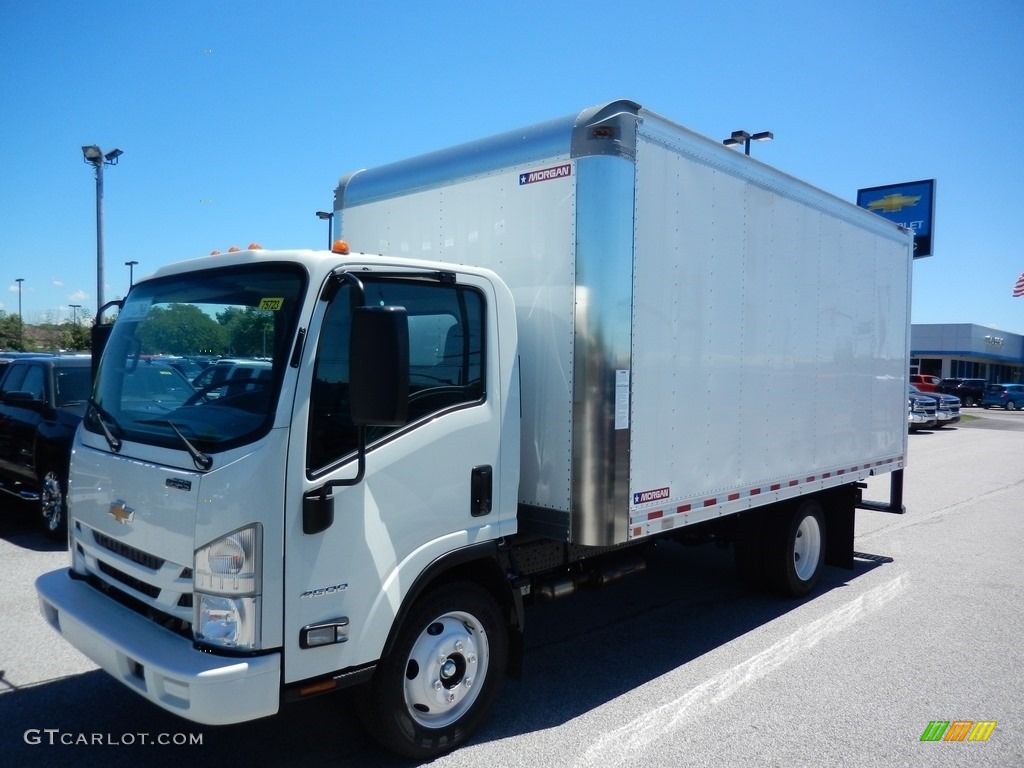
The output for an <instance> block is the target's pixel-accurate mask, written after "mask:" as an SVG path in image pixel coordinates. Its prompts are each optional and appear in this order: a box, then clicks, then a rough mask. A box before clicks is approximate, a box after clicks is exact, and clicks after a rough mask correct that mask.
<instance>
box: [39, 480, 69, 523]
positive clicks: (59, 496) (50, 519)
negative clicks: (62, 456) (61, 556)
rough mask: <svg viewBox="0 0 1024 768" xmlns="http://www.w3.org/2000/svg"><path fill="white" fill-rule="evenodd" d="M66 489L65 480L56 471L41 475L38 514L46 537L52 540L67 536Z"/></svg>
mask: <svg viewBox="0 0 1024 768" xmlns="http://www.w3.org/2000/svg"><path fill="white" fill-rule="evenodd" d="M67 487H68V485H67V480H65V479H64V476H63V475H61V473H59V472H58V471H57V470H55V469H52V468H51V469H47V470H46V472H44V473H43V478H42V482H41V483H40V492H39V513H40V515H41V516H42V518H43V528H44V530H45V531H46V535H47V536H49V537H50V538H51V539H54V540H58V539H62V538H65V537H66V536H67V526H68V502H67Z"/></svg>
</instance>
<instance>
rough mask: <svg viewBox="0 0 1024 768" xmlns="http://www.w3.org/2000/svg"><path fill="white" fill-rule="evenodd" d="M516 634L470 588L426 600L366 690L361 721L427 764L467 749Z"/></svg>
mask: <svg viewBox="0 0 1024 768" xmlns="http://www.w3.org/2000/svg"><path fill="white" fill-rule="evenodd" d="M507 658H508V633H507V629H506V627H505V624H504V621H503V620H502V615H501V610H500V609H499V607H498V605H497V603H496V602H495V600H494V598H493V597H492V596H491V594H490V593H489V592H487V591H485V590H484V589H482V588H481V587H479V586H477V585H475V584H470V583H452V584H447V585H444V586H442V587H440V588H438V589H437V590H435V591H433V592H429V593H428V594H427V595H426V596H425V597H423V598H421V599H420V601H419V603H417V604H416V605H415V606H414V607H413V609H412V611H411V612H410V614H409V616H408V619H407V620H406V621H405V623H404V625H403V626H402V627H401V628H400V629H399V632H398V636H397V638H396V640H395V643H394V647H393V649H392V652H391V653H390V654H388V656H387V657H385V658H383V659H381V661H380V664H379V665H378V666H377V671H376V673H375V674H374V677H373V679H372V680H371V681H370V683H368V685H367V686H366V687H365V688H364V689H363V690H362V691H361V693H362V698H363V701H362V702H361V706H359V708H358V713H359V717H360V719H361V720H362V722H363V725H364V726H365V727H366V728H367V730H368V731H369V732H370V733H371V734H372V735H373V736H374V738H376V739H377V741H379V742H380V743H381V744H382V745H383V746H385V747H387V748H388V749H391V750H393V751H395V752H397V753H399V754H401V755H404V756H405V757H409V758H413V759H415V760H425V759H429V758H433V757H437V756H438V755H442V754H444V753H446V752H449V751H451V750H452V749H454V748H455V747H457V746H459V745H460V744H462V743H463V742H465V741H466V740H467V739H468V738H469V737H470V736H471V735H472V734H473V733H474V731H476V729H477V728H478V727H479V726H480V724H481V723H482V722H483V720H484V718H485V717H486V715H487V713H488V711H489V710H490V708H491V705H492V704H493V703H494V698H495V696H496V695H497V693H498V689H499V687H500V686H501V682H502V677H503V675H504V672H505V664H506V661H507Z"/></svg>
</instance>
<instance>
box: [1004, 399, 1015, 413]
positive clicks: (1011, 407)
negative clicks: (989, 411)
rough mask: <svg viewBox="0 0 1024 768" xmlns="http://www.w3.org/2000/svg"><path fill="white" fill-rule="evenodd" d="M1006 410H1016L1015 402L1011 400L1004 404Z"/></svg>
mask: <svg viewBox="0 0 1024 768" xmlns="http://www.w3.org/2000/svg"><path fill="white" fill-rule="evenodd" d="M1006 410H1008V411H1016V410H1017V404H1016V403H1015V402H1013V400H1011V401H1010V402H1008V403H1007V404H1006Z"/></svg>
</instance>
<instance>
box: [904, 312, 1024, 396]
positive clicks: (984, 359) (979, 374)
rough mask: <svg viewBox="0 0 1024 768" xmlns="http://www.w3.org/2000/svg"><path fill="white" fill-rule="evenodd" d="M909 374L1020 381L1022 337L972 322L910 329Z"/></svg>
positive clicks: (1023, 361) (1023, 368)
mask: <svg viewBox="0 0 1024 768" xmlns="http://www.w3.org/2000/svg"><path fill="white" fill-rule="evenodd" d="M910 372H911V373H923V374H928V375H931V376H941V377H942V378H944V379H946V378H959V379H985V380H986V381H988V382H990V383H1003V384H1006V383H1010V382H1022V381H1024V336H1021V335H1019V334H1016V333H1009V332H1007V331H1000V330H998V329H996V328H987V327H985V326H983V325H974V324H972V323H951V324H944V323H936V324H917V323H915V324H914V325H912V326H911V328H910Z"/></svg>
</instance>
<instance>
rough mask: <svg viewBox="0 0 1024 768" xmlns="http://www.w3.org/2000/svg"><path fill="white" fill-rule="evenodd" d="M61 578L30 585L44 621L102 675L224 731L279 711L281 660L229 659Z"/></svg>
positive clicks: (63, 574)
mask: <svg viewBox="0 0 1024 768" xmlns="http://www.w3.org/2000/svg"><path fill="white" fill-rule="evenodd" d="M68 574H69V572H68V571H67V570H66V569H64V570H59V571H51V572H50V573H44V574H43V575H42V576H40V577H39V578H38V579H37V580H36V592H37V594H38V596H39V607H40V609H41V610H42V612H43V616H44V617H45V619H46V621H47V622H48V623H49V624H50V626H52V627H53V628H54V629H56V630H57V631H58V632H60V633H61V634H62V635H63V636H64V638H65V639H66V640H67V641H68V642H69V643H71V644H72V645H73V646H74V647H75V648H77V649H78V650H80V651H81V652H82V653H84V654H85V655H86V656H88V657H89V658H90V659H92V660H93V661H94V662H96V663H97V664H99V665H100V667H102V668H103V670H104V671H106V672H107V673H109V674H110V675H112V676H113V677H114V678H116V679H117V680H119V681H120V682H122V683H124V684H125V685H126V686H128V687H129V688H131V689H133V690H134V691H136V692H137V693H139V694H141V695H142V696H143V697H145V698H146V699H148V700H149V701H151V702H153V703H154V704H156V705H157V706H159V707H162V708H163V709H166V710H167V711H169V712H173V713H174V714H176V715H179V716H181V717H184V718H186V719H188V720H191V721H193V722H196V723H203V724H206V725H227V724H229V723H241V722H245V721H248V720H255V719H256V718H260V717H267V716H269V715H273V714H276V713H277V711H278V707H279V703H280V696H281V656H280V654H279V653H272V654H268V655H265V656H253V657H246V658H235V657H228V656H219V655H216V654H212V653H204V652H202V651H198V650H196V649H195V648H194V647H193V645H192V643H191V642H190V641H189V640H188V639H186V638H183V637H180V636H178V635H175V634H173V633H172V632H169V631H167V630H166V629H163V628H162V627H159V626H157V625H156V624H154V623H153V622H151V621H149V620H148V619H146V618H144V617H142V616H140V615H139V614H137V613H135V612H134V611H131V610H130V609H128V608H126V607H124V606H122V605H120V604H119V603H117V602H115V601H114V600H111V599H110V598H108V597H105V596H104V595H102V594H101V593H99V592H97V591H96V590H95V589H93V588H92V587H90V586H89V585H88V584H86V583H85V582H82V581H77V580H75V579H72V578H71V577H70V576H69V575H68Z"/></svg>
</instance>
